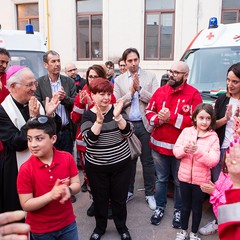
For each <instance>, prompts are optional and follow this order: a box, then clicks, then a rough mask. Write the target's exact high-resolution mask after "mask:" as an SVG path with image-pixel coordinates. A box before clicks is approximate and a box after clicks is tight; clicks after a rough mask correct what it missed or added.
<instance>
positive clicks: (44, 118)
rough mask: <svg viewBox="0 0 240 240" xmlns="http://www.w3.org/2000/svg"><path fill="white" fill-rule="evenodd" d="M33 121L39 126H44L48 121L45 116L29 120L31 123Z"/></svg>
mask: <svg viewBox="0 0 240 240" xmlns="http://www.w3.org/2000/svg"><path fill="white" fill-rule="evenodd" d="M35 120H37V121H38V122H39V123H41V124H44V123H46V122H47V121H48V117H47V116H39V117H33V118H31V121H35Z"/></svg>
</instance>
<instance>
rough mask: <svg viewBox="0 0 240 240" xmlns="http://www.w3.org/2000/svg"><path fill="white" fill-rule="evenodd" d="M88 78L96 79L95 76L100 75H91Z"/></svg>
mask: <svg viewBox="0 0 240 240" xmlns="http://www.w3.org/2000/svg"><path fill="white" fill-rule="evenodd" d="M88 78H91V79H95V78H98V76H97V75H89V76H88Z"/></svg>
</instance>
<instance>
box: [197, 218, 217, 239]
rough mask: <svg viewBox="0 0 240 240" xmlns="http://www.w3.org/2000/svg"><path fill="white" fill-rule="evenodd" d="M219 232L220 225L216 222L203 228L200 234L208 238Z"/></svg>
mask: <svg viewBox="0 0 240 240" xmlns="http://www.w3.org/2000/svg"><path fill="white" fill-rule="evenodd" d="M217 230H218V225H217V224H216V220H213V221H212V222H209V223H208V224H206V225H205V226H203V227H201V228H200V229H199V230H198V232H199V233H200V234H201V235H204V236H207V235H211V234H214V233H216V232H217Z"/></svg>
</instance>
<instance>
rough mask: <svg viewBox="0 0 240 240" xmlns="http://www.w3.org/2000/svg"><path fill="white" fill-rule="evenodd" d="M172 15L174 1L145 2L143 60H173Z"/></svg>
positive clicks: (150, 0) (148, 0)
mask: <svg viewBox="0 0 240 240" xmlns="http://www.w3.org/2000/svg"><path fill="white" fill-rule="evenodd" d="M174 13H175V2H174V0H168V1H166V0H159V1H155V0H146V12H145V14H146V16H145V46H144V58H145V60H172V59H173V45H174V42H173V40H174Z"/></svg>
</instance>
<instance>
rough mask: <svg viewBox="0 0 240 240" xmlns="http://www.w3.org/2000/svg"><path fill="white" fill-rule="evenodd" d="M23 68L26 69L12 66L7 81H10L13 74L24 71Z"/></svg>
mask: <svg viewBox="0 0 240 240" xmlns="http://www.w3.org/2000/svg"><path fill="white" fill-rule="evenodd" d="M23 68H25V66H18V65H15V66H11V67H10V68H8V70H7V72H6V79H7V80H8V79H9V78H10V77H11V76H12V75H13V74H15V73H16V72H18V71H20V70H22V69H23Z"/></svg>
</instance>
